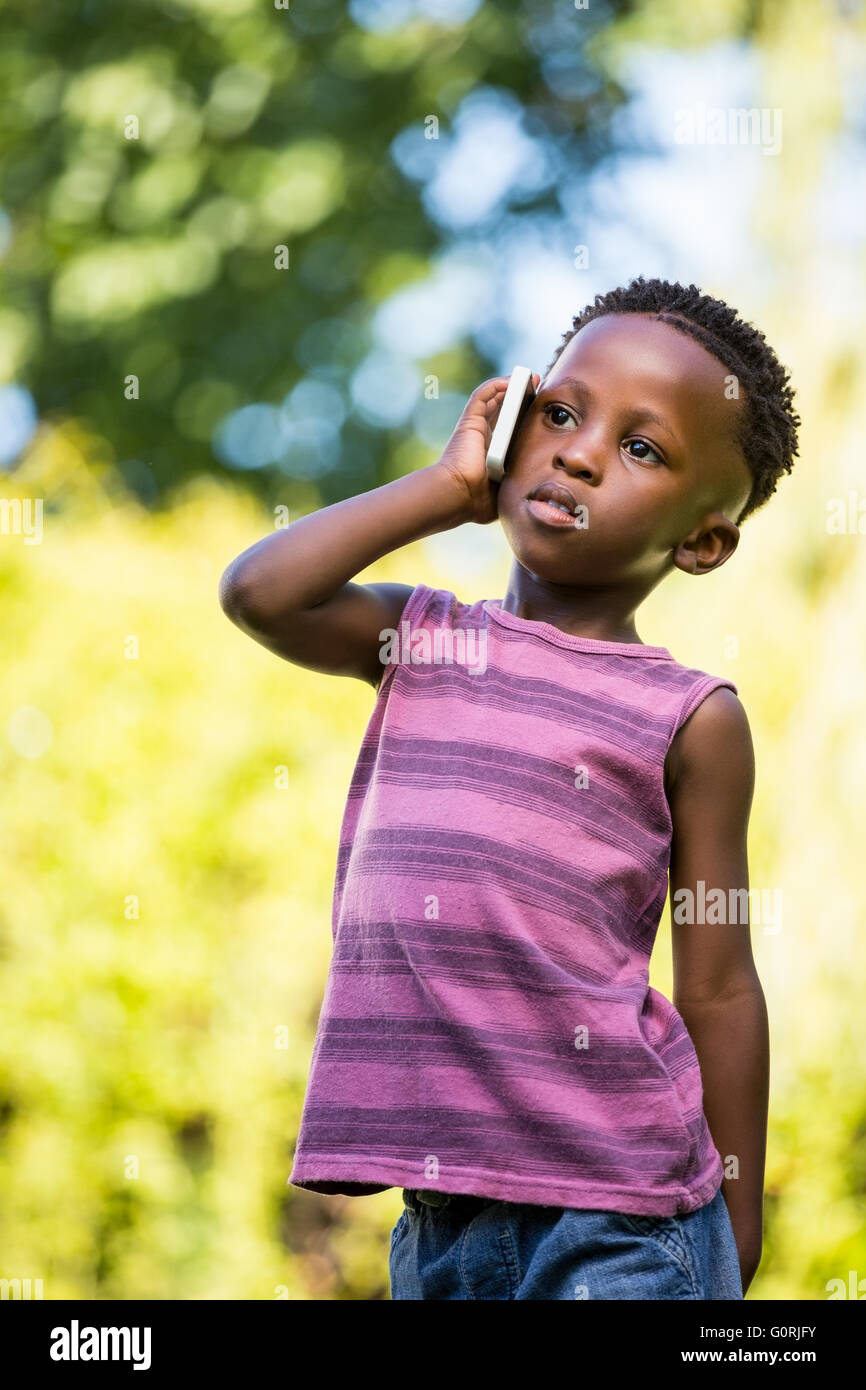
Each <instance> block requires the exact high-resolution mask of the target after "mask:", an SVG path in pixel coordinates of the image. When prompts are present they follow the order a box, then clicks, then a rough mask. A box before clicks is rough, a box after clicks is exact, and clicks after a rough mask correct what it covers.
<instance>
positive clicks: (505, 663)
mask: <svg viewBox="0 0 866 1390" xmlns="http://www.w3.org/2000/svg"><path fill="white" fill-rule="evenodd" d="M533 385H534V387H535V388H536V394H535V396H534V398H533V399H532V401H531V403H530V405H529V407H528V409H527V410H526V412H525V414H524V416H523V418H522V420H521V423H520V426H519V430H518V432H517V434H516V436H515V439H514V441H513V444H512V448H511V451H510V454H509V462H508V467H507V469H506V473H505V476H504V478H503V479H502V481H501V483H499V484H498V485H497V484H492V483H491V482H490V481H489V479H488V477H487V474H486V469H485V455H486V450H487V447H488V444H489V442H490V437H491V433H492V427H493V424H494V423H495V420H496V415H497V412H498V409H499V407H500V405H501V403H502V399H503V396H504V392H505V389H506V386H507V379H505V378H494V379H492V380H490V381H487V382H485V383H483V384H482V385H481V386H480V387H478V388H477V390H476V391H474V392H473V394H472V395H471V397H470V398H469V401H468V403H467V405H466V408H465V409H464V411H463V413H462V415H461V417H460V420H459V421H458V424H457V426H456V428H455V430H454V433H453V435H452V437H451V439H450V440H449V443H448V445H447V447H446V449H445V451H444V453H443V454H442V456H441V458H440V459H439V460H438V461H437V462H436V463H435V464H433V465H431V466H429V467H426V468H422V469H419V470H418V471H417V472H414V473H413V474H411V475H410V476H408V477H405V478H400V479H398V480H396V481H394V482H392V483H389V484H387V485H386V486H384V487H381V488H377V489H374V490H373V491H372V492H369V493H365V494H363V495H362V496H359V497H354V498H350V499H348V500H346V501H344V502H340V503H337V504H335V505H334V506H331V507H327V508H324V509H323V510H321V511H319V512H317V513H315V514H313V515H311V516H307V517H304V518H303V519H301V520H300V521H298V522H296V523H295V524H294V525H292V526H291V527H289V528H288V529H287V530H285V531H280V532H277V533H275V534H274V535H270V536H267V537H266V538H265V539H264V540H262V541H260V542H258V544H256V545H254V546H252V547H251V548H250V549H248V550H246V551H244V552H243V554H242V555H240V556H239V557H238V558H237V559H236V560H235V561H234V563H233V564H232V565H230V566H229V568H228V569H227V570H226V572H225V574H224V576H223V580H222V584H221V601H222V604H223V607H224V609H225V611H226V612H227V614H228V615H229V616H230V617H231V618H232V620H233V621H234V622H235V623H236V624H237V625H238V626H239V627H241V628H242V629H243V630H244V631H245V632H247V633H249V634H250V635H251V636H252V637H254V638H255V639H256V640H257V641H259V642H261V643H262V644H264V645H265V646H267V647H269V648H270V649H271V650H272V651H274V652H276V653H277V654H278V655H280V656H282V657H284V658H286V659H287V660H289V661H292V662H295V663H296V664H298V665H301V666H306V667H308V668H309V669H312V670H316V671H322V672H328V673H331V674H336V675H347V676H355V677H356V678H358V679H361V680H365V681H368V682H369V683H370V685H371V686H372V687H373V688H374V689H375V690H376V692H377V693H376V703H375V707H374V710H373V714H372V716H371V719H370V723H369V725H368V728H367V732H366V734H365V737H364V741H363V744H362V747H361V751H360V755H359V758H358V763H357V765H356V768H355V773H354V775H353V779H352V784H351V787H350V790H349V798H348V802H347V807H346V812H345V815H344V820H343V826H342V830H341V835H340V849H339V857H338V867H337V878H336V886H335V894H334V918H333V931H334V956H333V960H332V964H331V971H330V974H329V978H328V984H327V988H326V993H325V999H324V1002H323V1005H322V1012H321V1017H320V1020H319V1028H318V1033H317V1037H316V1044H315V1048H314V1052H313V1059H312V1067H311V1076H310V1082H309V1086H308V1091H307V1097H306V1102H305V1106H304V1113H303V1117H302V1122H301V1129H300V1135H299V1140H298V1145H297V1150H296V1154H295V1164H294V1168H293V1171H292V1175H291V1178H290V1181H292V1182H293V1183H295V1184H297V1185H298V1186H302V1187H307V1188H311V1189H313V1190H315V1191H321V1192H334V1191H336V1192H344V1193H349V1194H363V1193H370V1192H378V1191H382V1190H384V1189H386V1188H388V1187H391V1186H401V1187H402V1188H403V1198H404V1211H403V1214H402V1216H401V1217H400V1220H399V1221H398V1223H397V1226H396V1227H395V1229H394V1231H393V1233H392V1238H391V1256H390V1271H391V1284H392V1297H394V1298H410V1299H439V1298H455V1299H464V1298H492V1299H500V1298H504V1299H509V1298H516V1299H566V1298H569V1299H571V1298H581V1297H592V1298H599V1297H600V1298H632V1299H633V1298H685V1299H688V1298H692V1299H704V1298H725V1299H739V1298H742V1296H743V1294H744V1293H745V1290H746V1289H747V1288H748V1286H749V1283H750V1282H751V1280H752V1278H753V1276H754V1274H755V1271H756V1269H757V1267H758V1264H759V1261H760V1254H761V1244H762V1198H763V1175H764V1161H765V1147H766V1121H767V1100H768V1084H769V1081H768V1069H769V1060H768V1054H769V1043H768V1025H767V1013H766V1005H765V1001H764V996H763V991H762V989H761V985H760V981H759V980H758V977H757V973H756V970H755V965H754V961H753V958H752V952H751V943H750V935H749V925H748V920H747V916H748V914H747V913H744V914H742V915H743V917H744V920H740V921H736V922H734V923H730V924H728V925H724V926H720V925H712V924H710V923H712V922H714V921H715V919H714V918H710V919H709V922H701V921H700V920H695V917H694V914H693V913H692V914H691V917H690V919H689V914H686V918H687V920H686V922H683V921H681V920H679V921H678V920H677V916H676V915H675V916H674V921H673V928H672V930H673V949H674V1002H673V1004H671V1003H670V1002H669V1001H667V1000H666V999H664V997H663V996H662V995H661V994H659V993H658V991H655V990H653V989H651V988H650V987H649V985H648V963H649V957H650V953H651V950H652V945H653V940H654V937H655V932H656V929H657V926H658V921H659V918H660V915H661V910H662V907H663V904H664V900H665V896H666V893H667V886H668V870H669V871H670V888H671V894H672V902H673V901H674V900H675V899H676V901H677V902H681V901H686V902H688V901H691V902H692V903H694V901H695V900H700V901H701V902H704V901H706V900H707V898H709V897H710V896H711V890H721V891H722V892H723V893H724V894H725V898H726V900H731V901H734V902H736V901H737V897H736V891H737V890H747V888H748V865H747V853H746V837H747V826H748V817H749V811H750V806H751V799H752V791H753V779H754V769H753V754H752V745H751V738H750V734H749V727H748V722H747V719H746V716H745V713H744V711H743V708H742V706H741V704H740V702H739V700H738V698H737V695H736V688H735V687H734V686H733V684H732V683H731V682H730V681H727V680H724V679H721V678H718V677H714V676H709V675H707V674H706V673H704V672H701V671H695V670H693V669H691V668H686V667H683V666H681V665H679V663H677V662H676V661H675V660H674V659H673V657H672V656H671V654H670V652H668V651H667V649H666V648H661V647H648V646H646V645H644V644H643V643H642V642H641V640H640V638H639V637H638V635H637V631H636V628H635V613H636V610H637V608H638V607H639V606H640V604H641V602H642V601H643V600H644V599H645V598H646V596H647V595H648V594H649V593H650V592H651V591H652V590H653V589H654V588H655V587H656V585H657V584H658V583H660V582H661V580H662V579H663V578H664V577H665V576H666V575H667V574H669V573H670V572H671V571H672V570H673V569H675V568H676V569H680V570H683V571H684V572H686V573H688V574H694V575H703V574H706V573H708V572H710V571H711V570H714V569H716V568H718V566H719V565H721V564H724V563H725V561H726V560H727V559H729V558H730V556H731V555H732V554H733V553H734V551H735V549H736V547H737V544H738V541H739V525H740V524H741V523H742V521H743V519H744V518H745V517H746V516H748V515H749V514H750V513H751V512H752V511H754V510H755V509H756V508H757V507H759V506H760V505H761V504H762V503H763V502H765V501H766V500H767V498H768V497H769V496H770V495H771V493H772V492H773V491H774V490H775V486H776V482H777V480H778V478H779V477H780V476H781V475H782V474H783V473H784V472H787V471H790V468H791V466H792V462H793V457H794V455H795V454H796V452H797V439H796V429H797V426H798V425H799V423H800V422H799V419H798V417H797V416H796V415H795V414H794V413H793V409H792V401H793V393H792V391H791V389H790V387H789V385H788V376H787V373H786V372H785V371H784V369H783V368H782V367H781V366H780V364H779V363H778V361H777V359H776V358H775V356H774V354H773V353H772V351H771V349H770V348H769V347H768V345H767V344H766V342H765V340H764V338H763V335H761V334H760V333H759V332H758V331H757V330H755V329H754V328H752V327H751V326H750V325H748V324H745V323H743V322H742V321H741V320H740V319H739V318H738V317H737V315H736V314H735V312H734V311H733V310H732V309H730V308H729V307H728V306H727V305H725V304H723V303H721V302H720V301H718V300H714V299H711V298H710V297H708V296H705V295H702V294H701V293H700V292H699V291H698V290H697V289H696V288H695V286H693V285H692V286H688V287H683V286H681V285H679V284H670V283H668V282H665V281H659V280H650V281H644V280H643V279H638V280H636V281H633V282H632V283H631V284H630V285H629V286H627V287H626V288H624V289H617V290H614V291H612V292H611V293H609V294H607V295H603V296H597V297H596V300H595V302H594V304H593V305H590V306H588V307H587V308H586V309H585V310H584V311H583V313H582V314H581V315H579V316H578V317H577V318H576V319H574V321H573V324H572V328H571V330H570V332H568V333H566V334H565V335H564V337H563V341H562V343H561V345H560V348H559V350H558V352H557V354H556V356H555V357H554V360H553V362H552V363H551V364H550V367H549V368H548V370H547V372H546V373H545V376H544V380H543V381H541V380H540V379H539V377H538V376H537V374H536V375H534V377H533ZM497 517H498V519H499V520H500V521H501V523H502V527H503V530H504V532H505V535H506V538H507V540H508V542H509V545H510V546H511V549H512V551H513V554H514V557H515V558H514V564H513V566H512V572H511V578H510V581H509V585H508V590H507V593H506V595H505V598H504V599H502V600H486V601H479V602H477V603H475V604H472V605H467V604H464V603H461V602H459V601H458V600H457V599H456V598H455V596H454V595H453V594H450V593H449V592H447V591H441V590H431V589H429V588H427V587H426V586H424V585H418V586H415V587H412V586H409V585H402V584H385V583H383V584H367V585H357V584H354V583H353V582H352V578H353V576H354V575H356V574H358V573H359V572H360V571H362V570H364V569H365V568H366V567H367V566H368V565H370V564H372V563H373V562H375V561H376V560H378V559H379V558H380V557H381V556H383V555H385V554H388V553H390V552H391V551H393V550H395V549H397V548H399V547H401V546H403V545H406V544H408V543H410V542H411V541H414V540H417V539H418V538H419V537H422V536H427V535H431V534H433V533H435V532H437V531H442V530H447V529H450V528H452V527H454V526H459V525H462V524H464V523H465V522H468V521H473V522H476V523H478V524H481V525H486V524H488V523H490V522H492V521H494V520H495V519H497ZM578 519H580V525H577V524H576V522H577V521H578ZM398 634H399V635H401V636H402V638H403V641H402V643H401V642H400V641H397V642H396V647H395V643H394V641H393V640H392V638H393V637H394V636H397V635H398ZM455 637H458V638H461V639H463V644H464V645H463V648H462V650H463V651H464V652H465V651H467V650H468V649H469V646H470V639H472V641H474V648H475V654H476V655H477V649H478V648H479V647H483V649H484V659H483V661H475V662H474V664H470V663H469V662H468V661H466V662H461V661H460V660H459V659H458V660H456V661H455V660H454V659H453V651H454V650H455V643H454V641H453V639H454V638H455ZM386 638H387V639H388V640H385V639H386ZM444 638H448V639H449V641H450V646H447V644H446V649H447V650H449V651H450V652H451V653H452V655H451V657H450V658H446V659H444V660H443V658H442V655H441V652H442V648H443V642H442V641H441V640H440V641H439V647H438V651H439V656H438V657H437V656H436V654H435V653H436V652H437V646H436V642H437V640H439V639H444ZM383 643H384V645H383ZM456 649H457V651H458V657H459V653H460V651H461V647H460V643H459V642H458V643H457V644H456ZM395 650H396V652H397V655H396V657H395V655H394V653H395ZM431 651H432V652H433V653H434V654H433V656H432V657H431V655H430V653H431ZM401 652H402V655H400V653H401ZM702 889H703V891H704V896H701V890H702ZM743 896H744V895H743V893H741V894H740V898H741V899H742V898H743ZM746 900H747V899H746ZM723 1159H724V1167H723Z"/></svg>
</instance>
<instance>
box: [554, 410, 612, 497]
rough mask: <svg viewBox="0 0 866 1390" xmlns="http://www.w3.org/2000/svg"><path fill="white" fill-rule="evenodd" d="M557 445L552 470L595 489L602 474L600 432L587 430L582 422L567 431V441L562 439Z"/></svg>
mask: <svg viewBox="0 0 866 1390" xmlns="http://www.w3.org/2000/svg"><path fill="white" fill-rule="evenodd" d="M558 443H559V447H558V449H557V451H556V454H555V455H554V459H553V467H554V469H557V468H558V469H560V471H562V472H563V473H567V474H568V476H569V477H570V478H580V479H582V481H583V482H585V483H589V484H590V485H591V486H593V487H596V486H597V485H598V484H599V483H600V482H601V480H602V477H603V474H604V465H603V463H602V450H603V441H602V439H601V436H600V432H599V431H593V430H592V429H590V428H588V427H587V425H586V422H584V423H583V424H581V426H580V427H579V428H578V429H576V430H570V431H569V437H568V439H567V440H566V439H562V440H560V441H558Z"/></svg>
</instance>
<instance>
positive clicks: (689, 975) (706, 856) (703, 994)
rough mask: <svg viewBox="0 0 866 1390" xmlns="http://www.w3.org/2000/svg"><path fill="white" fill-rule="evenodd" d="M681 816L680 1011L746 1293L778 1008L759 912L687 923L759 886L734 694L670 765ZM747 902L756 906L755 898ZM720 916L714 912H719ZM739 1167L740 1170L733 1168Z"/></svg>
mask: <svg viewBox="0 0 866 1390" xmlns="http://www.w3.org/2000/svg"><path fill="white" fill-rule="evenodd" d="M668 764H669V765H668V768H667V772H668V778H667V781H668V801H669V804H670V807H671V815H672V818H673V842H672V849H671V867H670V882H671V912H672V928H671V931H672V938H673V965H674V995H673V1003H674V1007H675V1008H676V1010H677V1012H678V1013H679V1014H680V1016H681V1017H682V1019H683V1022H684V1023H685V1025H686V1028H687V1029H688V1031H689V1034H690V1036H691V1039H692V1042H693V1043H694V1046H695V1051H696V1053H697V1055H698V1061H699V1062H700V1067H701V1079H702V1083H703V1092H704V1113H705V1115H706V1117H707V1124H708V1126H709V1129H710V1133H711V1134H712V1136H713V1142H714V1143H715V1145H716V1148H717V1149H718V1151H719V1153H720V1154H721V1157H722V1162H723V1163H724V1164H726V1166H727V1165H729V1164H730V1160H731V1158H732V1157H734V1158H735V1159H736V1171H737V1176H736V1177H734V1176H731V1177H725V1178H724V1179H723V1181H722V1191H723V1194H724V1198H725V1202H726V1204H727V1208H728V1213H729V1215H730V1218H731V1224H732V1226H733V1229H734V1236H735V1238H736V1242H737V1250H738V1252H739V1256H740V1275H741V1278H742V1283H743V1292H744V1293H745V1291H746V1289H747V1288H748V1286H749V1284H750V1283H751V1280H752V1278H753V1277H754V1274H755V1272H756V1270H757V1268H758V1265H759V1263H760V1259H761V1246H762V1239H763V1195H764V1164H765V1158H766V1145H767V1109H768V1098H769V1065H770V1063H769V1029H768V1022H767V1006H766V1002H765V999H764V993H763V990H762V988H761V982H760V980H759V979H758V974H757V970H756V969H755V962H754V959H753V957H752V943H751V933H750V927H749V920H748V917H749V914H748V908H747V906H746V910H745V911H744V912H737V913H736V914H735V916H736V918H737V920H735V921H733V922H731V921H730V916H731V914H730V913H728V914H727V924H726V925H722V924H721V923H719V924H714V923H710V924H706V923H701V922H699V921H693V922H691V923H690V922H688V921H685V922H683V921H677V915H676V913H677V905H678V904H684V903H686V902H688V899H687V898H684V897H677V894H678V893H680V892H681V890H683V889H687V890H689V892H690V893H691V894H692V895H693V897H692V901H693V902H695V903H697V902H698V901H699V899H700V891H699V889H698V884H699V882H700V881H701V880H703V883H704V885H705V889H704V891H705V893H706V895H709V893H710V891H711V890H712V889H714V888H720V889H722V890H723V892H724V895H725V902H726V904H730V902H731V901H732V900H733V901H734V902H735V903H736V902H739V901H740V900H741V899H737V898H733V899H732V895H731V893H730V890H731V889H745V890H746V891H748V887H749V868H748V856H747V848H746V839H747V831H748V823H749V812H750V809H751V802H752V793H753V788H754V754H753V750H752V739H751V734H750V732H749V725H748V720H747V718H746V713H745V710H744V709H743V707H742V705H741V704H740V701H739V700H738V699H737V697H736V695H735V694H734V693H733V691H731V690H727V689H721V688H720V689H717V690H714V691H713V692H712V694H710V695H708V696H707V698H706V699H705V700H704V701H703V703H702V704H700V705H699V706H698V708H697V709H696V710H695V712H694V714H693V715H692V716H691V718H690V719H688V720H687V721H686V723H685V724H684V726H683V728H682V729H681V730H680V732H679V733H678V734H677V736H676V738H675V739H674V744H673V747H672V748H671V751H670V754H669V758H668ZM742 896H743V897H744V898H745V901H746V904H747V902H748V899H747V896H746V895H742ZM707 915H709V914H707ZM730 1166H731V1167H732V1168H733V1166H734V1165H733V1164H730Z"/></svg>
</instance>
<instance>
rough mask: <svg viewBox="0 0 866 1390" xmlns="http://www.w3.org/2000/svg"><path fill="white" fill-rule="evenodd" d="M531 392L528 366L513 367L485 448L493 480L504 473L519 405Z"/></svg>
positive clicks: (488, 470) (490, 475) (488, 471)
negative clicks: (488, 446)
mask: <svg viewBox="0 0 866 1390" xmlns="http://www.w3.org/2000/svg"><path fill="white" fill-rule="evenodd" d="M532 394H533V384H532V372H531V371H530V370H529V368H528V367H515V368H514V371H513V372H512V373H511V377H510V379H509V382H508V389H507V390H506V392H505V399H504V400H503V402H502V405H501V406H500V408H499V416H498V418H497V421H496V424H495V426H494V429H493V437H492V439H491V440H490V448H489V449H488V450H487V474H488V477H490V478H492V479H493V481H494V482H497V483H498V482H499V481H500V479H501V478H502V476H503V474H504V473H505V456H506V454H507V453H508V446H509V444H510V443H511V439H512V436H513V434H514V431H515V429H516V428H517V423H518V420H519V419H520V413H521V407H522V406H523V403H524V401H525V400H526V398H527V396H530V395H532Z"/></svg>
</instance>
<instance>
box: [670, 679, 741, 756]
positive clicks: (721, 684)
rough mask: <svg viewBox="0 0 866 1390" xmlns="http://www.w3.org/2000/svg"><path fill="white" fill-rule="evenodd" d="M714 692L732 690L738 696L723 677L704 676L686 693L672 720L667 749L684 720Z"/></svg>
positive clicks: (732, 685) (730, 682)
mask: <svg viewBox="0 0 866 1390" xmlns="http://www.w3.org/2000/svg"><path fill="white" fill-rule="evenodd" d="M714 690H733V692H734V694H735V695H739V691H738V690H737V687H736V686H735V685H734V682H733V681H730V680H728V679H727V678H726V677H725V676H704V677H703V679H702V680H699V681H697V682H696V683H695V684H694V685H693V686H692V687H691V689H689V690H687V691H686V694H685V698H684V700H683V702H682V704H681V705H680V708H679V713H678V714H677V717H676V719H675V720H674V727H673V729H672V730H671V736H670V739H669V741H668V748H670V745H671V743H673V741H674V738H675V737H676V735H677V734H678V733H679V731H680V729H681V728H682V727H683V725H684V724H685V722H686V720H687V719H688V718H689V717H690V716H691V715H693V714H694V712H695V710H696V709H697V707H698V705H702V704H703V702H704V700H705V699H706V698H707V696H708V695H712V693H713V691H714Z"/></svg>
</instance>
